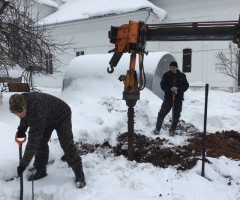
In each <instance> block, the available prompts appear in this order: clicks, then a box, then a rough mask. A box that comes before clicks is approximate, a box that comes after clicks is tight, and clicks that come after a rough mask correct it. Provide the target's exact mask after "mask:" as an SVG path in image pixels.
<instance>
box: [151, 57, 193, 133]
mask: <svg viewBox="0 0 240 200" xmlns="http://www.w3.org/2000/svg"><path fill="white" fill-rule="evenodd" d="M169 67H170V70H169V71H168V72H166V73H164V74H163V77H162V80H161V83H160V85H161V88H162V90H163V91H164V100H163V103H162V106H161V109H160V111H159V112H158V117H157V123H156V128H155V130H154V133H155V134H156V135H158V134H159V133H160V130H161V126H162V123H163V120H164V118H165V117H166V115H167V114H168V113H169V111H170V110H171V108H172V105H173V99H172V96H173V93H174V95H175V101H174V114H173V116H172V124H171V127H170V129H169V134H170V135H171V136H174V135H175V134H176V132H175V130H176V127H177V124H178V121H179V118H180V116H181V111H182V101H183V100H184V98H183V93H184V92H186V91H187V89H188V87H189V84H188V81H187V78H186V75H185V74H183V73H182V72H180V70H178V64H177V62H175V61H172V62H171V63H170V65H169Z"/></svg>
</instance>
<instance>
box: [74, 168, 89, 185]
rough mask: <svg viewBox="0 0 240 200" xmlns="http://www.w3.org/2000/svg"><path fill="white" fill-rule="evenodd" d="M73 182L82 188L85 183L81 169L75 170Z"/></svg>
mask: <svg viewBox="0 0 240 200" xmlns="http://www.w3.org/2000/svg"><path fill="white" fill-rule="evenodd" d="M75 183H76V187H77V188H83V187H84V186H85V185H86V182H85V177H84V173H83V170H82V169H80V170H78V171H77V172H75Z"/></svg>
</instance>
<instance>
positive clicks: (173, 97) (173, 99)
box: [169, 92, 176, 136]
mask: <svg viewBox="0 0 240 200" xmlns="http://www.w3.org/2000/svg"><path fill="white" fill-rule="evenodd" d="M175 96H176V94H175V92H173V93H172V123H173V120H174V101H175ZM171 127H172V124H171ZM171 127H170V131H169V134H170V136H174V133H173V132H172V130H171Z"/></svg>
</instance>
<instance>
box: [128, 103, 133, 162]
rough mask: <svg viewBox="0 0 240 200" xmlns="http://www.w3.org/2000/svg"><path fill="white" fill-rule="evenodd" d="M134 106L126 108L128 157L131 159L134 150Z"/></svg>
mask: <svg viewBox="0 0 240 200" xmlns="http://www.w3.org/2000/svg"><path fill="white" fill-rule="evenodd" d="M133 135H134V108H133V107H129V108H128V159H129V160H133V156H134V155H133V152H134V141H133V140H134V139H133Z"/></svg>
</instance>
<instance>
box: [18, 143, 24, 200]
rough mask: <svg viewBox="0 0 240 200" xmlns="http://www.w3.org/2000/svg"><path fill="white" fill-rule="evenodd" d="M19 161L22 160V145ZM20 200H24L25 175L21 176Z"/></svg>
mask: <svg viewBox="0 0 240 200" xmlns="http://www.w3.org/2000/svg"><path fill="white" fill-rule="evenodd" d="M19 159H20V161H21V160H22V145H20V146H19ZM20 200H23V175H21V176H20Z"/></svg>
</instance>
